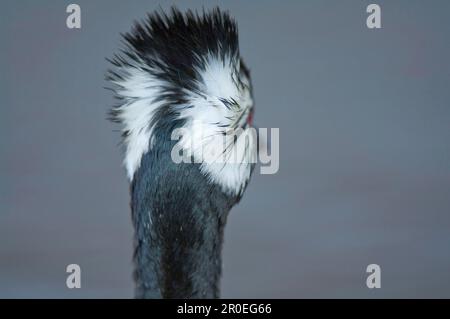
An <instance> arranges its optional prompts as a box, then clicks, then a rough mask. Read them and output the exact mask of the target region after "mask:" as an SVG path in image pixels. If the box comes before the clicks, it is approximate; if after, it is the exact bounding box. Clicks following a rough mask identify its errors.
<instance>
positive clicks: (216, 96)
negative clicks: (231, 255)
mask: <svg viewBox="0 0 450 319" xmlns="http://www.w3.org/2000/svg"><path fill="white" fill-rule="evenodd" d="M121 39H122V48H121V49H120V50H119V51H118V52H117V53H115V54H113V55H112V57H111V58H107V60H108V61H109V67H108V69H107V71H106V80H107V81H108V84H109V88H110V89H111V90H112V91H113V96H114V97H115V102H116V103H115V104H114V105H113V106H112V107H111V108H110V110H109V118H110V120H112V121H113V122H115V123H118V125H120V131H121V133H122V134H121V144H122V148H123V153H124V154H123V155H124V160H123V164H124V167H125V169H126V172H127V177H128V180H129V185H130V187H129V189H130V208H131V220H132V225H133V228H134V237H133V249H134V252H133V265H134V270H133V278H134V281H135V297H136V298H182V299H190V298H220V279H221V273H222V256H221V255H222V247H223V240H224V228H225V225H226V223H227V218H228V215H229V212H230V210H231V208H232V207H233V206H235V205H236V204H237V203H238V202H239V201H240V200H241V198H242V196H243V194H244V191H245V190H246V188H247V185H248V183H249V181H250V178H251V175H252V172H253V170H254V166H255V158H256V156H257V154H256V153H257V147H256V144H257V136H255V134H254V130H253V128H254V127H253V114H254V97H253V86H252V82H251V76H250V71H249V68H248V67H247V66H246V64H245V63H244V61H243V58H242V57H241V55H240V51H239V40H238V29H237V23H236V21H235V19H234V18H233V17H231V15H230V14H229V12H228V11H222V10H221V9H220V8H214V9H211V10H205V9H203V11H202V12H198V11H192V10H187V11H184V12H182V11H180V10H179V9H177V8H175V7H172V8H171V9H170V10H169V11H167V12H165V11H163V10H162V9H160V10H157V11H154V12H150V13H148V14H147V16H146V17H145V18H144V19H143V20H140V21H135V22H134V25H133V26H132V28H131V30H130V31H129V32H127V33H124V34H121ZM176 130H183V132H184V133H183V135H182V137H181V138H179V139H174V138H173V133H174V131H176ZM236 131H239V133H238V134H230V132H236ZM177 147H178V150H179V154H182V155H183V161H177V160H174V157H173V154H174V149H176V148H177ZM204 154H209V155H210V159H213V158H214V156H215V158H216V160H214V159H213V160H209V161H208V160H205V159H204V158H203V155H204ZM231 154H234V155H235V156H231ZM218 158H220V159H221V160H220V161H219V160H217V159H218Z"/></svg>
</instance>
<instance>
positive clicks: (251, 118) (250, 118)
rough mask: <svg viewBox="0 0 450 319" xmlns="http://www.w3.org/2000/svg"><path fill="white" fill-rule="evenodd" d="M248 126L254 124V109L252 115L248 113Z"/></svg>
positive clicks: (251, 111)
mask: <svg viewBox="0 0 450 319" xmlns="http://www.w3.org/2000/svg"><path fill="white" fill-rule="evenodd" d="M247 124H248V125H252V124H253V109H251V110H250V113H248V116H247Z"/></svg>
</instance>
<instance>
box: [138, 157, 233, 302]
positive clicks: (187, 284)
mask: <svg viewBox="0 0 450 319" xmlns="http://www.w3.org/2000/svg"><path fill="white" fill-rule="evenodd" d="M155 156H158V158H156V157H155ZM160 156H161V154H159V155H155V154H152V152H149V153H148V154H146V155H145V156H144V158H143V159H142V167H141V168H140V169H139V170H138V171H137V173H136V174H135V177H134V180H133V182H132V185H131V196H132V200H131V208H132V219H133V225H134V228H135V238H134V239H135V244H134V246H135V252H134V263H135V272H134V277H135V280H136V283H137V288H136V297H139V298H218V297H219V285H220V275H221V250H222V242H223V234H224V227H225V223H226V218H227V214H228V211H229V209H230V208H231V206H232V205H233V204H234V203H232V201H233V200H232V199H230V198H228V197H227V196H225V195H224V194H223V193H222V192H221V191H220V190H219V189H218V188H216V187H214V186H211V185H210V184H208V183H207V180H206V178H205V177H204V176H203V175H202V174H201V173H200V170H199V169H198V167H196V166H195V165H193V164H184V166H174V164H173V163H171V162H167V161H165V164H164V165H160V166H158V167H157V166H155V163H156V161H157V160H161V157H160Z"/></svg>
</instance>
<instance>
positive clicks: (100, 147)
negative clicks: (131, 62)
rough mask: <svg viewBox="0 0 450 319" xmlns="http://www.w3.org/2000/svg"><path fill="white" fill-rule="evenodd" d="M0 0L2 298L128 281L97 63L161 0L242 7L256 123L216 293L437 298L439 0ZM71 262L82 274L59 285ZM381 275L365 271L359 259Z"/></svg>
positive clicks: (444, 146) (444, 161) (119, 187)
mask: <svg viewBox="0 0 450 319" xmlns="http://www.w3.org/2000/svg"><path fill="white" fill-rule="evenodd" d="M74 2H75V3H78V4H79V5H80V6H81V10H82V28H81V30H70V29H68V28H67V27H66V23H65V21H66V17H67V14H66V12H65V9H66V6H67V5H68V4H69V3H71V2H69V1H56V0H55V1H43V0H42V1H2V3H1V11H0V12H1V13H0V15H1V19H0V35H1V50H0V61H1V62H0V64H1V72H0V90H1V102H0V103H1V104H0V130H1V134H0V143H1V144H0V150H1V157H0V165H1V166H0V167H1V170H0V297H4V298H16V297H31V298H47V297H56V298H72V297H82V298H99V297H106V298H109V297H113V298H115V297H125V298H128V297H132V296H133V282H132V277H131V272H132V263H131V255H132V227H131V221H130V213H129V207H128V201H129V198H128V184H127V180H126V177H125V172H124V170H123V168H122V167H121V161H122V156H121V152H120V150H119V148H118V146H117V144H118V142H119V133H118V132H115V131H114V130H116V129H117V128H118V127H117V126H115V125H113V124H111V123H109V122H108V121H106V120H105V118H106V115H105V114H106V111H107V109H108V108H109V107H110V106H111V105H112V103H113V99H112V97H111V94H110V92H109V91H106V90H104V89H103V86H104V85H105V82H104V79H103V77H104V73H105V70H106V69H107V67H108V64H107V62H106V61H105V57H110V56H111V55H112V54H113V52H116V51H117V49H118V48H119V47H120V37H119V33H120V32H126V31H128V30H129V29H130V27H131V24H132V22H133V20H135V19H140V18H144V17H145V13H146V12H150V11H152V10H154V9H157V8H158V7H159V6H161V7H162V8H168V7H169V6H170V5H171V4H173V3H175V4H177V6H178V7H179V8H181V9H187V8H197V9H199V8H200V9H201V8H202V6H205V7H207V8H208V7H213V6H214V5H216V4H218V5H219V6H220V7H221V8H223V9H228V10H229V11H230V12H231V14H232V15H233V16H235V18H236V19H237V21H238V24H239V30H240V43H241V52H242V55H243V56H244V58H245V60H246V62H247V64H248V65H249V66H250V68H251V70H252V75H253V83H254V87H255V97H256V103H257V105H256V106H257V110H256V116H255V123H256V125H258V126H259V127H279V128H280V136H281V137H280V139H281V140H280V170H279V172H278V174H276V175H259V174H255V175H254V177H253V180H252V182H251V184H250V186H249V188H248V189H247V192H246V195H245V196H244V198H243V200H242V202H241V204H240V205H239V206H237V207H235V208H234V209H233V211H232V212H231V216H230V218H229V222H228V226H227V229H226V238H225V247H224V274H223V278H222V296H223V297H236V298H241V297H242V298H247V297H255V298H259V297H261V298H270V297H274V298H279V297H288V298H309V297H326V298H329V297H330V298H332V297H337V298H345V297H356V298H379V297H389V298H390V297H395V298H396V297H450V87H449V83H450V63H449V57H450V37H449V31H450V21H449V19H448V14H449V12H450V2H449V1H409V0H408V1H406V0H405V1H373V2H376V3H378V4H380V5H381V8H382V27H383V28H382V29H381V30H369V29H367V27H366V24H365V21H366V17H367V15H368V14H367V13H366V6H367V5H368V4H369V3H371V2H372V1H370V2H369V1H360V0H353V1H331V0H329V1H312V0H309V1H276V2H275V1H258V2H256V1H225V2H217V1H204V2H202V1H183V2H179V1H175V2H167V3H166V2H162V3H157V2H155V1H149V0H146V1H80V0H78V1H74ZM71 263H77V264H79V265H80V266H81V269H82V288H81V289H73V290H69V289H67V288H66V285H65V281H66V276H67V274H66V272H65V268H66V266H67V265H68V264H71ZM371 263H376V264H379V265H380V266H381V270H382V288H381V289H374V290H369V289H368V288H367V287H366V284H365V280H366V276H367V274H366V272H365V270H366V267H367V265H368V264H371Z"/></svg>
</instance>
